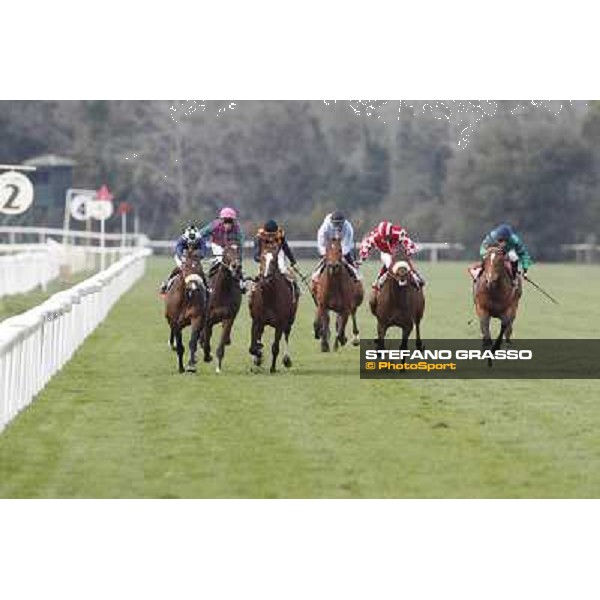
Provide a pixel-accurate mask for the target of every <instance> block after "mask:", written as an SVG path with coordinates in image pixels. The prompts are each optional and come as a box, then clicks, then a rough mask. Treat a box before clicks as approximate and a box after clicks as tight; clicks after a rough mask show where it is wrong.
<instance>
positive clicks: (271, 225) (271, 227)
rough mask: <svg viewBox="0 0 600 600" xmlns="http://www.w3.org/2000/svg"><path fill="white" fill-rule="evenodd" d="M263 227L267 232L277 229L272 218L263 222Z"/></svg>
mask: <svg viewBox="0 0 600 600" xmlns="http://www.w3.org/2000/svg"><path fill="white" fill-rule="evenodd" d="M263 229H264V230H265V231H266V232H267V233H275V232H276V231H277V230H278V229H279V226H278V225H277V222H276V221H274V220H273V219H269V220H268V221H267V222H266V223H265V224H264V227H263Z"/></svg>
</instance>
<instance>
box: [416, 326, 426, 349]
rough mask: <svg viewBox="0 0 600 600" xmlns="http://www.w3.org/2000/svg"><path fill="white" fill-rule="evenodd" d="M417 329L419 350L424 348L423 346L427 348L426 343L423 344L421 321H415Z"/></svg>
mask: <svg viewBox="0 0 600 600" xmlns="http://www.w3.org/2000/svg"><path fill="white" fill-rule="evenodd" d="M415 329H416V334H417V342H416V345H417V350H423V348H425V345H424V344H423V340H422V339H421V321H416V322H415Z"/></svg>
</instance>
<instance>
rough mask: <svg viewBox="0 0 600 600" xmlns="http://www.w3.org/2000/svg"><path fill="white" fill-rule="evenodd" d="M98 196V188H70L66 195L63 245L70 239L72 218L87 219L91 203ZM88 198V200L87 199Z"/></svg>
mask: <svg viewBox="0 0 600 600" xmlns="http://www.w3.org/2000/svg"><path fill="white" fill-rule="evenodd" d="M95 197H96V190H83V189H77V188H69V189H68V190H67V193H66V195H65V218H64V221H63V242H62V243H63V246H64V245H65V244H67V243H68V241H69V233H70V232H71V218H73V219H75V220H77V221H86V220H89V218H90V204H91V202H92V201H93V200H94V198H95ZM86 198H87V201H86Z"/></svg>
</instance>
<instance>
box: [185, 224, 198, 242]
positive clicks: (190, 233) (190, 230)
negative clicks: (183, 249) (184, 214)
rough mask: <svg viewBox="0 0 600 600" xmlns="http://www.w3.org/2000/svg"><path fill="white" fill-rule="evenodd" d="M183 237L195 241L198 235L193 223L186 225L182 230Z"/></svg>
mask: <svg viewBox="0 0 600 600" xmlns="http://www.w3.org/2000/svg"><path fill="white" fill-rule="evenodd" d="M183 237H184V238H185V239H186V240H187V241H188V242H195V241H196V238H197V237H198V228H197V227H196V225H194V224H193V223H192V224H190V225H188V226H187V227H186V228H185V231H184V232H183Z"/></svg>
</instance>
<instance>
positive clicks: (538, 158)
mask: <svg viewBox="0 0 600 600" xmlns="http://www.w3.org/2000/svg"><path fill="white" fill-rule="evenodd" d="M599 148H600V103H596V102H589V103H585V102H569V101H566V102H552V103H548V102H547V103H538V102H523V101H521V102H518V101H499V102H493V103H490V102H488V103H485V104H484V103H477V102H466V101H465V102H435V103H433V102H425V101H420V102H418V101H411V102H407V101H404V102H399V101H395V102H392V101H387V102H386V101H378V102H372V101H349V102H339V101H338V102H334V101H328V102H323V101H221V102H219V101H212V102H202V101H52V102H40V101H18V102H17V101H4V102H0V162H1V163H16V162H20V161H22V160H25V159H27V158H30V157H31V156H34V155H39V154H45V153H52V154H58V155H64V156H67V157H70V158H72V159H74V160H75V161H76V162H77V165H76V167H75V169H74V181H73V185H74V187H90V186H99V185H100V184H101V183H107V184H108V185H109V187H110V188H111V189H112V190H113V191H114V192H115V194H116V196H117V198H118V199H119V200H126V201H128V202H130V203H132V204H133V206H134V207H135V209H136V211H138V214H139V216H140V220H141V226H142V230H143V231H145V232H146V233H147V234H148V235H150V236H151V237H154V238H169V237H174V236H175V235H177V234H178V233H179V231H180V229H181V226H182V225H183V224H184V223H185V222H186V221H187V220H188V219H193V220H196V221H200V222H205V221H206V220H208V219H210V218H213V217H214V215H215V213H216V211H217V210H218V208H219V207H220V206H221V205H223V204H229V205H233V206H234V207H236V208H238V209H239V211H240V215H241V220H242V222H243V224H244V226H245V227H246V228H247V231H248V232H250V230H251V229H252V228H254V227H256V226H257V225H258V224H259V223H261V222H262V221H264V220H266V219H268V218H275V219H277V220H278V221H281V222H282V223H283V224H284V226H285V228H286V230H288V231H289V234H290V237H292V238H295V239H299V238H306V237H308V238H312V237H314V236H315V232H316V229H317V227H318V225H319V224H320V222H321V220H322V218H323V216H324V214H325V213H326V212H328V211H330V210H332V209H333V208H336V207H337V208H339V209H341V210H342V211H344V212H345V213H346V214H347V215H348V217H350V218H352V219H353V220H355V221H356V222H357V223H358V225H359V226H358V229H359V234H363V233H366V230H367V228H368V227H370V226H371V225H372V224H374V223H375V222H376V221H377V220H379V219H381V218H388V219H391V220H394V221H398V222H400V223H401V224H403V225H404V226H405V227H406V228H407V229H408V230H409V231H410V232H411V233H413V234H414V237H415V238H416V239H417V240H422V241H444V242H462V243H464V244H465V245H467V246H468V247H469V254H472V253H473V252H474V250H473V249H474V248H475V249H476V246H477V244H478V242H479V240H480V239H481V237H482V236H483V234H484V233H485V232H486V231H488V230H489V229H490V228H491V227H492V226H493V225H495V224H497V223H498V222H501V221H508V222H510V223H512V224H513V225H514V226H515V227H516V228H517V229H518V230H519V231H520V232H522V234H523V236H524V239H525V241H526V242H527V243H528V245H529V246H530V248H531V250H532V252H533V254H534V255H535V256H537V257H538V258H540V259H543V260H553V259H558V258H561V253H560V244H562V243H572V242H581V241H586V240H589V239H592V237H591V236H595V235H596V234H597V227H598V225H597V224H598V222H599V217H600V200H599V198H600V182H599V181H598V173H599V170H598V166H599V161H600V152H599V150H598V149H599ZM61 202H62V199H60V201H59V202H58V204H57V208H56V211H57V213H58V214H57V215H54V217H53V218H55V220H57V221H58V222H60V220H61V218H62V207H61ZM26 218H27V217H26V216H25V217H24V219H26ZM115 221H116V219H115ZM4 222H7V218H6V217H5V219H4ZM36 225H41V224H40V223H36ZM110 226H111V225H110V224H109V227H110ZM114 226H115V227H117V225H116V224H114Z"/></svg>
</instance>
